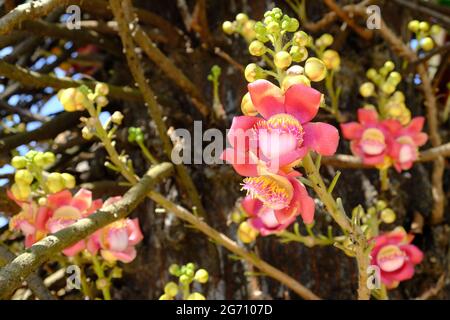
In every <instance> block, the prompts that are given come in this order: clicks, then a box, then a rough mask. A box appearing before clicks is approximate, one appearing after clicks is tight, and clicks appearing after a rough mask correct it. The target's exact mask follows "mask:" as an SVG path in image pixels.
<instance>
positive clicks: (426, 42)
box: [420, 37, 434, 51]
mask: <svg viewBox="0 0 450 320" xmlns="http://www.w3.org/2000/svg"><path fill="white" fill-rule="evenodd" d="M420 46H421V47H422V49H423V50H425V51H430V50H432V49H433V48H434V42H433V39H431V38H430V37H425V38H423V39H422V40H420Z"/></svg>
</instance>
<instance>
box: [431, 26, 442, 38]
mask: <svg viewBox="0 0 450 320" xmlns="http://www.w3.org/2000/svg"><path fill="white" fill-rule="evenodd" d="M441 30H442V28H441V26H440V25H437V24H433V25H432V26H431V30H430V33H431V34H432V35H434V36H435V35H438V34H439V33H440V32H441Z"/></svg>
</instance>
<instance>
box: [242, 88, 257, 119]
mask: <svg viewBox="0 0 450 320" xmlns="http://www.w3.org/2000/svg"><path fill="white" fill-rule="evenodd" d="M241 111H242V113H243V114H244V115H246V116H256V115H257V114H258V111H257V110H256V108H255V106H254V105H253V102H252V98H251V96H250V93H249V92H247V93H246V94H245V95H244V97H243V98H242V102H241Z"/></svg>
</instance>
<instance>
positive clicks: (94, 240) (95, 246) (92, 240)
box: [86, 231, 100, 255]
mask: <svg viewBox="0 0 450 320" xmlns="http://www.w3.org/2000/svg"><path fill="white" fill-rule="evenodd" d="M86 249H87V250H88V251H89V252H90V253H91V254H93V255H95V254H97V252H98V250H99V249H100V240H99V232H98V231H97V232H95V233H94V234H92V235H91V236H90V237H89V238H88V240H87V244H86Z"/></svg>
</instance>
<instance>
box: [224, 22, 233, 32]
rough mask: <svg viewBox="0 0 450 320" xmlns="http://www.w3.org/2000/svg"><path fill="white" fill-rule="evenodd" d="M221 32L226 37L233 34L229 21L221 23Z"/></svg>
mask: <svg viewBox="0 0 450 320" xmlns="http://www.w3.org/2000/svg"><path fill="white" fill-rule="evenodd" d="M222 30H223V32H225V33H226V34H228V35H231V34H233V32H234V25H233V23H232V22H231V21H225V22H224V23H222Z"/></svg>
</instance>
